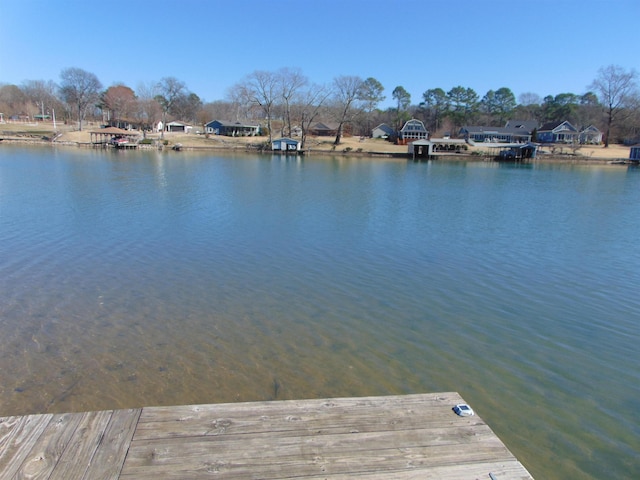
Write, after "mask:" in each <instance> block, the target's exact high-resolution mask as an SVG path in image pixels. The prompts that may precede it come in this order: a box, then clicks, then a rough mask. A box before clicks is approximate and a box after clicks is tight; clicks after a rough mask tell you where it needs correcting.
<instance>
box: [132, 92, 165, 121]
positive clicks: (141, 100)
mask: <svg viewBox="0 0 640 480" xmlns="http://www.w3.org/2000/svg"><path fill="white" fill-rule="evenodd" d="M136 93H137V97H138V101H137V111H136V114H135V116H136V118H137V119H138V121H139V122H140V123H141V124H144V125H145V127H146V128H149V127H151V125H152V124H154V123H156V122H157V121H158V120H159V119H161V118H162V109H161V108H160V105H159V104H158V102H157V101H156V100H155V97H156V95H157V94H158V84H157V83H146V84H145V83H139V84H138V87H137V88H136ZM146 128H145V129H143V132H144V131H145V130H146Z"/></svg>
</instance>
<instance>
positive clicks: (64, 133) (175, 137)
mask: <svg viewBox="0 0 640 480" xmlns="http://www.w3.org/2000/svg"><path fill="white" fill-rule="evenodd" d="M99 128H100V127H99V125H92V124H88V125H86V126H84V127H83V131H81V132H79V131H73V130H72V129H71V127H67V126H64V125H62V126H58V128H57V131H58V133H59V135H58V136H55V135H54V131H53V125H52V124H46V123H45V124H38V125H29V124H0V138H4V139H5V140H6V141H8V142H11V141H13V142H42V143H51V142H50V140H51V139H52V138H54V137H55V140H54V143H56V144H59V145H65V144H66V145H83V144H90V143H91V134H90V132H91V131H96V130H99ZM43 137H44V138H43ZM159 137H160V135H159V134H149V135H147V138H150V139H152V140H157V139H159ZM164 140H165V141H167V143H168V144H167V146H168V147H171V146H172V145H175V144H178V143H179V144H181V145H182V146H183V148H184V149H193V150H200V149H225V150H247V149H251V148H254V147H256V146H258V145H260V144H265V143H267V142H268V138H267V137H236V138H233V137H222V136H215V135H210V136H209V138H207V137H206V136H205V135H196V134H183V133H165V134H164ZM333 140H334V138H333V137H309V138H308V139H307V145H306V149H307V150H311V152H320V153H324V152H326V153H340V154H345V153H348V154H362V155H377V154H378V155H385V154H388V155H394V156H396V155H398V156H400V155H404V154H406V153H407V147H406V146H405V145H394V144H392V143H390V142H387V141H385V140H382V139H373V138H364V139H361V138H359V137H343V140H342V143H341V144H340V145H338V146H337V147H334V145H333ZM559 150H560V151H559ZM467 153H468V154H469V155H464V156H463V157H464V158H469V156H471V157H475V158H481V157H482V154H484V153H488V152H487V151H486V148H485V149H483V147H482V145H476V146H469V150H468V152H467ZM628 158H629V147H625V146H622V145H610V146H609V147H608V148H604V146H602V145H588V146H583V147H581V148H579V149H577V150H576V151H575V154H574V152H573V151H572V149H570V148H568V147H564V148H562V149H556V151H555V152H553V153H552V150H551V148H550V147H546V146H545V147H542V148H541V149H540V154H539V155H538V158H537V159H536V160H538V161H546V160H549V161H571V162H585V163H589V162H592V163H607V162H608V161H612V160H626V159H628Z"/></svg>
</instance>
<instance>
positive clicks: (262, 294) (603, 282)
mask: <svg viewBox="0 0 640 480" xmlns="http://www.w3.org/2000/svg"><path fill="white" fill-rule="evenodd" d="M639 199H640V170H638V169H632V168H626V167H620V166H616V167H611V166H600V167H598V166H589V167H581V166H572V165H533V166H531V165H524V166H518V165H515V166H514V165H498V164H494V163H482V162H468V163H466V162H451V163H442V162H431V163H411V162H409V163H408V162H405V161H398V160H380V159H359V158H342V157H341V158H330V157H326V158H322V157H305V158H304V159H292V158H289V159H286V158H278V157H273V158H272V157H270V156H261V157H258V156H231V155H229V156H224V155H219V154H212V153H207V154H190V153H186V152H182V153H175V152H164V153H161V152H112V151H106V152H102V151H88V150H80V149H77V150H76V149H60V150H50V149H44V148H43V149H40V148H20V147H12V146H7V145H4V146H2V148H1V149H0V295H1V297H0V351H1V352H2V355H1V357H0V373H1V375H2V377H1V378H2V381H1V382H0V415H2V416H6V415H13V414H27V413H40V412H65V411H82V410H98V409H112V408H125V407H137V406H142V405H174V404H191V403H216V402H230V401H252V400H266V399H291V398H313V397H339V396H363V395H386V394H403V393H423V392H439V391H457V392H459V393H460V394H461V395H462V396H463V397H464V398H465V399H466V400H467V401H468V402H469V403H470V404H471V405H472V407H473V408H474V409H475V410H476V411H477V412H478V413H479V414H480V415H481V416H482V417H483V418H484V419H485V420H486V421H487V422H488V423H489V424H490V426H491V427H492V428H493V430H494V431H495V432H496V433H497V434H498V435H499V436H500V437H501V439H502V440H503V441H504V442H505V443H506V444H507V445H508V447H509V448H510V449H511V450H512V451H513V453H514V454H515V455H516V456H517V457H518V458H519V460H521V461H522V462H523V463H524V465H525V466H526V467H527V468H528V469H529V471H530V472H531V473H532V474H533V475H534V477H536V478H540V479H543V478H544V479H568V478H571V479H580V478H609V479H612V478H620V479H623V478H640V453H639V452H640V413H639V412H640V297H639V293H640V250H639V248H638V246H639V243H638V242H639V241H640V201H639Z"/></svg>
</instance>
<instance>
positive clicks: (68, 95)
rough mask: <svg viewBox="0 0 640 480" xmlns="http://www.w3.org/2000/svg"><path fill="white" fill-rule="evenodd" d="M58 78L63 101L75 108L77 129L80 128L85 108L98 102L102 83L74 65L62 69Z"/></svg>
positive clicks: (91, 74)
mask: <svg viewBox="0 0 640 480" xmlns="http://www.w3.org/2000/svg"><path fill="white" fill-rule="evenodd" d="M60 79H61V80H62V82H61V84H60V94H61V95H62V97H63V98H64V100H65V102H67V103H68V104H69V105H73V106H74V107H75V108H77V113H78V130H82V119H83V118H84V116H85V114H86V112H87V108H88V107H89V106H90V105H94V104H96V103H97V102H98V100H99V92H100V90H101V89H102V84H101V83H100V80H98V77H96V76H95V75H94V74H93V73H90V72H87V71H85V70H82V69H81V68H75V67H72V68H66V69H64V70H63V71H62V72H61V73H60Z"/></svg>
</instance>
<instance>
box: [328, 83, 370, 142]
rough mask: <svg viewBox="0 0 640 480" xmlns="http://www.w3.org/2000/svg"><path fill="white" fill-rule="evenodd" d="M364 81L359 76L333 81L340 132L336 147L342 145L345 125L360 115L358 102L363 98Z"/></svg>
mask: <svg viewBox="0 0 640 480" xmlns="http://www.w3.org/2000/svg"><path fill="white" fill-rule="evenodd" d="M362 84H363V80H362V79H361V78H360V77H357V76H345V75H343V76H340V77H336V78H335V79H334V80H333V87H334V102H335V105H336V108H337V109H338V132H337V133H336V139H335V141H334V142H333V144H334V145H340V140H341V139H342V132H343V129H344V124H345V123H346V122H349V121H351V120H352V119H353V116H354V115H355V114H357V113H358V108H357V107H358V105H357V103H358V100H359V99H360V98H361V92H362Z"/></svg>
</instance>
